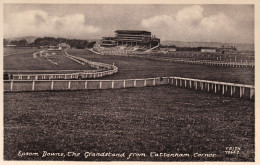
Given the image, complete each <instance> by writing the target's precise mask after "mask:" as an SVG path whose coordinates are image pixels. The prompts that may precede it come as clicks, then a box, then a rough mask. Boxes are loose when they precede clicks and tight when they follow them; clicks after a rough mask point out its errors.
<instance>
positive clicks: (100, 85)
mask: <svg viewBox="0 0 260 165" xmlns="http://www.w3.org/2000/svg"><path fill="white" fill-rule="evenodd" d="M99 89H102V81H101V80H100V81H99Z"/></svg>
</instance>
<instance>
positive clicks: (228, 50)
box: [218, 45, 237, 54]
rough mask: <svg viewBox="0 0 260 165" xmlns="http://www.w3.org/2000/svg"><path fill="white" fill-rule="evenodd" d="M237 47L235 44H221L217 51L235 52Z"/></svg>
mask: <svg viewBox="0 0 260 165" xmlns="http://www.w3.org/2000/svg"><path fill="white" fill-rule="evenodd" d="M236 51H237V49H236V47H235V46H224V45H223V46H222V47H221V48H218V52H220V53H222V54H224V53H226V52H236Z"/></svg>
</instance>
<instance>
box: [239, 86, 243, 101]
mask: <svg viewBox="0 0 260 165" xmlns="http://www.w3.org/2000/svg"><path fill="white" fill-rule="evenodd" d="M239 96H240V98H241V97H242V88H241V87H239Z"/></svg>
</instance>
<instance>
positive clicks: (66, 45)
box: [59, 43, 70, 49]
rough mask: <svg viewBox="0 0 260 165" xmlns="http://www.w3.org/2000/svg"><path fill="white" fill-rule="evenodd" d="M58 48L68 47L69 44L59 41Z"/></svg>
mask: <svg viewBox="0 0 260 165" xmlns="http://www.w3.org/2000/svg"><path fill="white" fill-rule="evenodd" d="M59 48H61V49H69V48H70V45H68V44H66V43H61V44H59Z"/></svg>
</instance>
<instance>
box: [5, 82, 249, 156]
mask: <svg viewBox="0 0 260 165" xmlns="http://www.w3.org/2000/svg"><path fill="white" fill-rule="evenodd" d="M4 102H5V104H4V108H5V113H4V128H5V129H4V130H5V132H4V146H5V150H4V151H5V153H4V155H5V157H4V158H5V159H6V160H13V159H16V160H28V159H33V160H39V159H41V160H86V161H88V160H89V161H90V160H96V161H101V160H113V161H114V160H122V161H125V160H127V159H126V158H109V157H105V158H104V157H88V158H84V156H83V155H84V153H85V152H114V153H125V154H126V155H128V154H129V153H133V152H137V153H145V154H146V155H147V156H146V157H142V158H140V157H139V158H138V157H132V158H131V159H129V160H133V161H136V160H150V161H156V160H158V161H181V160H182V161H189V160H200V161H203V160H207V161H211V160H212V161H213V160H214V161H223V160H224V161H253V160H254V102H253V101H249V100H243V99H242V100H241V99H238V98H231V97H222V96H217V95H214V94H208V93H200V92H197V91H192V90H188V89H179V88H174V87H172V86H159V87H144V88H130V89H117V90H91V91H71V92H28V93H7V94H5V98H4ZM226 147H241V148H242V151H240V153H239V154H238V155H229V156H228V155H225V154H224V151H225V148H226ZM19 151H24V152H25V151H30V152H39V153H40V155H41V153H42V152H43V151H48V152H65V153H66V152H69V151H74V152H79V153H81V155H80V156H79V157H77V158H71V157H67V156H66V157H64V158H63V157H62V158H59V157H44V158H42V157H26V156H25V157H19V156H18V155H17V154H18V152H19ZM150 152H162V153H189V154H190V155H191V157H189V158H154V157H150V156H149V154H150ZM196 152H199V153H215V154H216V155H217V157H216V158H195V157H193V156H192V154H194V153H196Z"/></svg>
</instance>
